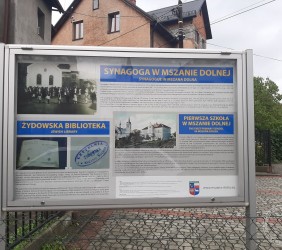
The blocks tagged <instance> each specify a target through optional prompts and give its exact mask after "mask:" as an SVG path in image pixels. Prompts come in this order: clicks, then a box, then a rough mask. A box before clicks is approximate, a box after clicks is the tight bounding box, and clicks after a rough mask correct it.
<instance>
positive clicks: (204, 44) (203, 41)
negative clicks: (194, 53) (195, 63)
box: [202, 39, 207, 49]
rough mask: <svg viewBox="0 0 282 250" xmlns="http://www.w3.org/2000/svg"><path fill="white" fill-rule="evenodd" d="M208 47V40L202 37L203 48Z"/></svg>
mask: <svg viewBox="0 0 282 250" xmlns="http://www.w3.org/2000/svg"><path fill="white" fill-rule="evenodd" d="M206 48H207V44H206V41H205V40H204V39H202V49H206Z"/></svg>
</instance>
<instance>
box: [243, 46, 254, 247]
mask: <svg viewBox="0 0 282 250" xmlns="http://www.w3.org/2000/svg"><path fill="white" fill-rule="evenodd" d="M245 68H246V69H245V70H246V74H247V75H246V81H247V82H246V95H244V96H246V97H247V99H246V100H245V101H244V103H245V105H246V107H245V110H246V111H247V117H245V119H246V121H247V124H246V129H245V130H246V132H247V135H248V137H247V138H246V139H247V142H246V143H245V145H246V147H247V150H246V151H247V155H246V158H247V163H246V164H247V165H246V166H248V168H247V169H248V200H249V205H248V206H247V207H246V240H247V249H257V245H256V223H254V222H253V221H252V220H254V219H256V166H255V124H254V121H255V119H254V79H253V52H252V50H247V51H246V65H245Z"/></svg>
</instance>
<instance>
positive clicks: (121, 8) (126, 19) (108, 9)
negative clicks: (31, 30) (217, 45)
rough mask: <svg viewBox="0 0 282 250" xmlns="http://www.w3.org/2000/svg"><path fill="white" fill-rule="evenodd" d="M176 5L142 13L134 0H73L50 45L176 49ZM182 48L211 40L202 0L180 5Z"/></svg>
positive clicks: (204, 5) (206, 14) (203, 44)
mask: <svg viewBox="0 0 282 250" xmlns="http://www.w3.org/2000/svg"><path fill="white" fill-rule="evenodd" d="M177 9H178V8H177V6H170V7H167V8H164V9H160V10H155V11H151V12H148V13H146V12H145V11H143V10H142V9H140V8H139V7H138V6H137V5H136V0H74V1H73V3H72V4H71V5H70V7H69V8H68V9H67V10H66V12H65V13H64V14H63V16H62V17H61V19H60V20H59V21H58V22H57V24H56V25H55V27H54V33H53V36H52V44H53V45H91V46H117V47H119V46H123V47H154V48H176V47H178V13H177V11H176V10H177ZM183 20H184V31H185V39H184V48H205V44H206V40H208V39H211V38H212V35H211V29H210V22H209V17H208V11H207V5H206V0H195V1H193V2H187V3H184V4H183Z"/></svg>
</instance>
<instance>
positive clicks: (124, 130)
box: [115, 118, 131, 140]
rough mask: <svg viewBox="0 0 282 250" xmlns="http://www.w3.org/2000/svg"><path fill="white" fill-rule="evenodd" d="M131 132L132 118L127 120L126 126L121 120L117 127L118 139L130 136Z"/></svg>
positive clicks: (116, 135)
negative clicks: (123, 125)
mask: <svg viewBox="0 0 282 250" xmlns="http://www.w3.org/2000/svg"><path fill="white" fill-rule="evenodd" d="M130 133H131V121H130V118H128V121H127V122H126V124H125V127H122V125H121V122H120V123H119V126H116V127H115V137H116V140H119V139H120V138H125V137H129V136H130Z"/></svg>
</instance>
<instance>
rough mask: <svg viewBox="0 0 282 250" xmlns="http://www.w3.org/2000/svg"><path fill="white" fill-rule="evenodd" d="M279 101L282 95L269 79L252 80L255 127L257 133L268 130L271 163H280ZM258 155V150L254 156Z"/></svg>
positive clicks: (281, 109)
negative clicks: (269, 133)
mask: <svg viewBox="0 0 282 250" xmlns="http://www.w3.org/2000/svg"><path fill="white" fill-rule="evenodd" d="M281 100H282V95H281V94H279V88H278V86H277V85H276V84H275V83H274V82H273V81H271V80H270V79H269V78H266V79H263V78H261V77H255V78H254V101H255V103H254V105H255V127H256V129H257V130H259V131H262V130H270V132H271V151H272V161H273V162H281V161H282V104H281ZM256 139H257V138H256ZM262 150H263V149H262ZM258 155H259V150H257V151H256V156H257V157H258Z"/></svg>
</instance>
